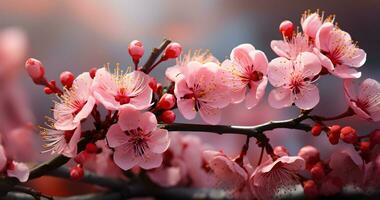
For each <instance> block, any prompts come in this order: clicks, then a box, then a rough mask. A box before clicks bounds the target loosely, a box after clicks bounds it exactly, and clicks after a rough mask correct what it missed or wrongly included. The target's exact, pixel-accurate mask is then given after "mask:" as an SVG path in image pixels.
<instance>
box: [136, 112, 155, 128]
mask: <svg viewBox="0 0 380 200" xmlns="http://www.w3.org/2000/svg"><path fill="white" fill-rule="evenodd" d="M140 119H141V121H140V128H141V129H143V130H144V132H146V133H149V132H151V131H153V130H154V129H156V128H157V119H156V116H155V115H154V114H153V113H151V112H144V113H143V114H142V115H141V118H140Z"/></svg>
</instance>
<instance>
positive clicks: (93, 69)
mask: <svg viewBox="0 0 380 200" xmlns="http://www.w3.org/2000/svg"><path fill="white" fill-rule="evenodd" d="M97 70H98V69H97V68H96V67H93V68H91V69H90V71H89V73H90V77H91V78H92V79H94V78H95V75H96V71H97Z"/></svg>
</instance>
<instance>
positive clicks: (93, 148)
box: [86, 143, 98, 154]
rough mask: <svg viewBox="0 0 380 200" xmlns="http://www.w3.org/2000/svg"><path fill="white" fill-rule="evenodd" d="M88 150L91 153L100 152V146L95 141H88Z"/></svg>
mask: <svg viewBox="0 0 380 200" xmlns="http://www.w3.org/2000/svg"><path fill="white" fill-rule="evenodd" d="M86 152H87V153H89V154H93V153H97V152H98V147H97V146H96V144H94V143H88V144H87V145H86Z"/></svg>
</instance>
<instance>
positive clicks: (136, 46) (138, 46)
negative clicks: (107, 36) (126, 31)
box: [128, 40, 144, 61]
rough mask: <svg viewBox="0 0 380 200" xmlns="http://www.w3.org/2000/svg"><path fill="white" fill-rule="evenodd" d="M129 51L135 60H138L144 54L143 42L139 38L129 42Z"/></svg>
mask: <svg viewBox="0 0 380 200" xmlns="http://www.w3.org/2000/svg"><path fill="white" fill-rule="evenodd" d="M128 53H129V55H130V56H131V57H132V59H133V61H138V60H140V58H141V57H142V56H143V55H144V46H143V43H142V42H140V41H138V40H133V41H132V42H131V43H129V46H128Z"/></svg>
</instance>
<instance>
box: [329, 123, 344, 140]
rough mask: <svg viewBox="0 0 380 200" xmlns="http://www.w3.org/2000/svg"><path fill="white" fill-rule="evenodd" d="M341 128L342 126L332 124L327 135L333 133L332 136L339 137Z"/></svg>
mask: <svg viewBox="0 0 380 200" xmlns="http://www.w3.org/2000/svg"><path fill="white" fill-rule="evenodd" d="M341 129H342V128H341V127H340V126H339V125H333V126H331V127H330V128H329V132H328V135H334V137H338V138H339V136H340V130H341Z"/></svg>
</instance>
